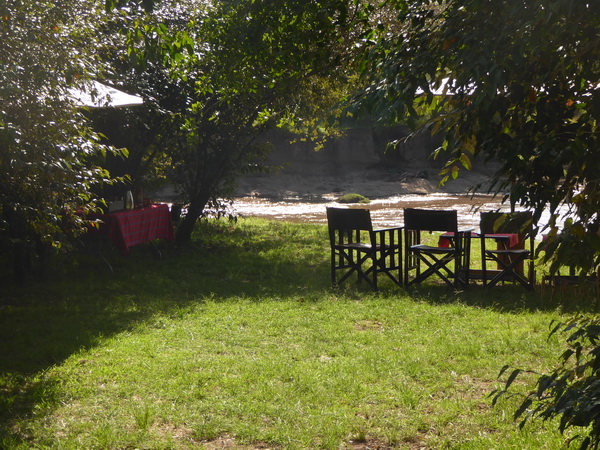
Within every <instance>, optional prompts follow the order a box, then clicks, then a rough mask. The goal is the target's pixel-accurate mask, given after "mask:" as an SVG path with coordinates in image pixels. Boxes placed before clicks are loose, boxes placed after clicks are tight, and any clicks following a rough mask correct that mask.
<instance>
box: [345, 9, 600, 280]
mask: <svg viewBox="0 0 600 450" xmlns="http://www.w3.org/2000/svg"><path fill="white" fill-rule="evenodd" d="M388 5H390V6H391V7H392V8H393V9H394V10H395V11H396V12H397V21H398V23H400V24H402V26H401V27H399V28H397V29H395V30H394V29H391V28H389V27H384V26H382V25H380V26H379V27H378V28H376V29H374V30H373V34H372V36H371V39H370V40H368V41H366V42H365V45H364V60H363V74H364V77H365V79H366V80H367V82H368V85H367V87H366V88H365V89H364V90H363V91H361V92H360V93H359V94H358V95H356V96H355V97H354V98H353V103H352V106H351V108H350V109H351V111H352V112H353V113H355V114H356V113H358V112H363V113H364V112H365V111H366V112H368V113H369V114H370V115H372V116H374V117H376V118H377V119H378V120H380V121H383V122H387V123H389V122H396V121H402V120H408V121H409V123H411V124H412V125H413V126H415V128H418V129H420V130H421V131H423V130H426V131H428V132H431V133H433V134H436V133H441V134H442V135H443V138H444V140H443V145H442V147H441V149H440V152H438V156H439V157H447V160H448V162H447V165H446V169H445V171H444V174H443V175H444V179H443V180H442V181H445V180H447V179H448V178H452V177H454V178H455V177H457V176H458V173H459V169H460V168H467V169H469V168H470V167H471V164H472V160H473V158H482V159H494V160H496V161H499V162H500V163H501V168H500V170H499V171H498V173H497V174H496V176H495V178H494V180H493V184H492V186H491V188H490V190H491V191H492V192H496V193H503V192H508V197H507V199H508V200H509V202H510V203H511V205H512V206H516V205H518V206H521V207H525V208H529V209H532V210H534V211H535V216H534V217H535V220H539V218H540V216H541V214H542V212H543V211H544V210H545V209H549V210H550V212H551V213H552V214H556V213H557V211H558V208H559V206H560V205H561V204H563V205H566V206H567V207H568V208H569V213H570V218H568V219H567V220H566V221H565V224H564V226H563V227H562V228H561V227H559V226H558V225H557V224H558V223H559V221H558V220H557V219H558V218H557V217H556V216H554V217H553V220H552V221H551V224H550V229H549V230H546V232H547V233H549V236H550V240H549V245H548V246H547V247H546V249H547V251H548V252H547V256H548V257H553V258H555V264H554V266H553V268H554V269H556V268H558V267H559V265H562V264H565V265H569V266H572V267H574V268H579V269H583V271H584V272H587V271H589V270H592V269H594V268H597V267H598V265H599V264H600V256H599V255H600V217H599V214H598V205H599V204H600V180H599V175H598V174H599V173H600V151H599V150H600V149H599V145H600V144H599V138H600V133H599V128H598V126H599V124H598V118H599V117H600V37H599V36H600V4H598V3H597V2H585V1H578V2H573V1H571V0H536V1H516V2H515V1H509V0H431V1H429V0H428V1H423V0H414V1H410V0H409V1H399V0H397V1H393V2H388ZM440 86H445V87H446V91H445V92H444V94H443V95H433V93H432V89H434V88H439V87H440ZM423 111H428V115H427V116H426V117H424V116H423Z"/></svg>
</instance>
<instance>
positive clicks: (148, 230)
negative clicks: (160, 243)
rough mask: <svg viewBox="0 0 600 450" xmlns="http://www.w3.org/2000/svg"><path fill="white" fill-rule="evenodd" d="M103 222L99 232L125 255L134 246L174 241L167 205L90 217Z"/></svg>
mask: <svg viewBox="0 0 600 450" xmlns="http://www.w3.org/2000/svg"><path fill="white" fill-rule="evenodd" d="M90 218H91V219H92V220H95V219H98V220H100V221H102V223H101V224H100V228H99V230H98V231H99V232H100V233H102V234H106V235H107V236H108V238H109V239H110V240H111V241H112V242H113V244H114V245H115V247H117V248H118V249H120V250H122V251H123V252H125V253H128V252H129V248H130V247H133V246H134V245H138V244H143V243H145V242H150V241H153V240H154V239H164V240H166V241H173V240H174V239H175V233H174V232H173V223H172V222H171V213H170V212H169V206H168V205H166V204H158V205H150V206H146V207H144V208H138V209H131V210H126V211H119V212H114V213H110V214H99V215H94V216H91V217H90Z"/></svg>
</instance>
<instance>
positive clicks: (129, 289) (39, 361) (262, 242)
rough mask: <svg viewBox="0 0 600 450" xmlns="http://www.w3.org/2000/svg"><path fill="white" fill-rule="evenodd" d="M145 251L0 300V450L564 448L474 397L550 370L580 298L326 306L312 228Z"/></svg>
mask: <svg viewBox="0 0 600 450" xmlns="http://www.w3.org/2000/svg"><path fill="white" fill-rule="evenodd" d="M161 250H162V251H163V254H164V258H163V260H156V259H154V258H153V257H152V255H151V253H150V252H149V249H148V248H145V247H143V246H142V247H139V248H135V249H134V251H133V252H132V254H130V255H129V256H127V257H125V256H121V255H119V254H111V255H110V257H111V261H112V262H113V264H114V266H115V273H114V274H110V272H109V271H108V270H107V269H106V266H104V265H103V263H102V262H101V261H100V260H99V259H97V258H95V257H94V255H86V254H83V255H80V256H79V257H78V258H77V260H76V261H69V262H68V263H67V262H65V263H64V264H63V265H57V266H55V268H54V270H53V272H52V274H51V275H52V276H51V277H50V279H49V280H47V281H45V282H43V283H42V282H34V283H30V284H28V285H26V286H22V287H16V286H12V285H10V284H8V286H7V287H6V288H5V289H4V290H3V291H2V294H1V295H2V298H1V300H2V306H0V447H1V448H31V447H34V448H86V449H87V448H103V449H104V448H203V447H206V448H222V447H227V446H229V448H265V447H269V448H299V449H305V448H389V447H399V448H444V447H446V448H468V449H489V448H502V449H505V448H535V449H537V448H561V447H562V446H564V443H565V439H566V437H565V436H562V435H560V434H559V433H558V432H557V431H555V430H556V424H555V423H537V422H534V423H533V424H531V425H527V426H526V427H525V428H524V429H523V430H520V429H519V428H518V426H517V425H516V424H515V423H514V422H513V421H512V414H513V412H514V410H515V406H516V405H517V402H518V399H512V400H505V401H501V402H500V403H499V404H498V405H497V406H492V405H491V400H490V398H489V397H488V395H489V394H490V392H492V390H493V389H494V388H496V387H498V386H500V382H499V381H498V380H497V378H496V377H497V374H498V372H499V370H500V368H501V367H502V366H503V365H504V364H510V365H512V366H515V367H525V368H530V369H535V370H544V369H547V368H548V367H550V366H551V365H553V364H554V363H555V362H556V361H557V360H558V355H559V353H560V349H561V348H562V343H561V342H560V340H559V339H558V338H559V337H554V338H552V339H550V340H548V326H549V323H550V321H551V320H553V319H558V320H560V319H564V318H566V317H568V316H569V315H570V314H571V313H573V312H574V311H583V312H592V311H593V309H592V306H590V305H588V304H586V303H584V302H583V301H581V300H580V299H571V300H569V299H567V298H560V299H556V298H554V299H551V298H550V297H549V296H544V297H542V296H540V295H539V293H529V292H526V291H525V290H523V289H521V288H519V287H515V286H509V285H506V286H501V287H496V288H494V289H490V290H486V289H483V288H480V287H473V288H471V289H468V290H466V291H452V290H449V289H446V288H445V287H443V286H441V285H439V284H436V283H431V284H426V285H424V286H421V287H419V288H418V289H414V290H413V289H411V290H409V291H404V290H401V289H397V288H395V287H394V286H393V284H392V283H391V282H389V283H387V282H383V283H382V291H381V292H380V293H372V292H370V291H368V290H367V289H365V288H364V287H362V288H361V287H356V286H354V285H352V284H351V283H350V284H348V285H347V286H346V285H345V286H343V287H342V288H340V289H337V290H333V289H331V287H330V286H329V248H328V243H327V233H326V228H325V227H323V226H316V225H299V224H289V223H283V222H267V221H263V220H258V219H245V220H240V221H239V222H238V223H237V224H235V225H231V224H229V223H227V222H210V223H204V224H203V226H202V227H199V228H198V230H197V233H196V234H195V236H194V242H193V244H192V245H191V246H189V247H186V248H178V247H175V246H170V245H163V246H162V247H161ZM5 281H6V280H5ZM5 285H7V283H6V282H5ZM559 300H560V302H559ZM525 380H527V378H524V379H523V381H519V385H520V386H522V387H523V388H525V387H526V386H525V384H524V383H525ZM531 380H532V378H531V377H530V378H529V381H531Z"/></svg>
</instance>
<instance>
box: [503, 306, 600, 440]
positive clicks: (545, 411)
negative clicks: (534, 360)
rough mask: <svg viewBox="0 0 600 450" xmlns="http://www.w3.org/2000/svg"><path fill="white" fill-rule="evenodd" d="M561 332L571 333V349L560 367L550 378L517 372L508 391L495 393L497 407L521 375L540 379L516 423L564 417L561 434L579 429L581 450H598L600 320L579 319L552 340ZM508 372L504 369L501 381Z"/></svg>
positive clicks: (507, 385)
mask: <svg viewBox="0 0 600 450" xmlns="http://www.w3.org/2000/svg"><path fill="white" fill-rule="evenodd" d="M551 326H552V324H551ZM559 331H561V332H563V333H570V335H569V337H568V338H567V340H566V342H567V345H568V349H567V350H565V352H564V353H563V354H562V355H561V357H560V364H559V366H558V367H557V368H555V369H554V370H553V371H552V372H550V373H549V374H538V373H536V372H532V371H525V370H522V369H515V370H513V371H512V372H511V373H510V375H509V376H508V378H507V380H506V383H505V386H504V388H503V389H498V390H496V391H494V392H493V393H492V395H493V403H494V404H495V403H496V402H497V401H498V399H499V398H500V397H501V396H503V395H505V394H508V393H509V389H510V387H511V385H512V383H513V382H514V381H515V379H516V378H517V377H518V376H519V374H520V373H522V372H529V373H535V374H536V375H540V376H539V378H538V380H537V382H536V387H535V389H533V390H531V391H530V392H529V393H527V394H526V395H525V398H524V400H523V402H522V403H521V405H520V406H519V408H518V409H517V410H516V412H515V415H514V417H515V420H516V419H519V418H521V419H522V420H521V423H520V427H521V428H522V427H523V426H524V425H525V423H526V422H527V420H529V419H534V418H540V417H541V418H542V419H544V420H547V419H552V418H554V417H560V422H559V430H560V432H561V433H564V431H565V430H566V429H568V428H571V427H577V428H579V429H581V430H582V431H581V434H580V435H578V436H576V437H574V438H573V439H576V438H581V439H582V441H581V447H580V448H582V449H586V448H590V447H591V448H594V449H597V448H599V446H600V345H599V343H600V317H593V318H586V317H575V318H573V319H572V320H570V321H569V322H567V323H558V324H556V325H555V326H554V328H553V329H552V331H551V332H550V336H552V335H553V334H555V333H557V332H559ZM508 368H509V367H508V366H504V367H503V368H502V370H501V371H500V374H499V375H498V377H501V376H502V375H503V374H504V373H505V372H506V371H507V369H508ZM511 395H519V394H511Z"/></svg>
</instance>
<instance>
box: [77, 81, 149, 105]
mask: <svg viewBox="0 0 600 450" xmlns="http://www.w3.org/2000/svg"><path fill="white" fill-rule="evenodd" d="M70 96H71V98H72V99H73V101H74V102H75V104H76V105H77V106H83V107H87V108H123V107H126V106H136V105H141V104H143V103H144V100H143V99H142V97H140V96H138V95H131V94H127V93H126V92H123V91H120V90H118V89H115V88H113V87H111V86H107V85H105V84H102V83H100V82H98V81H92V82H90V83H89V85H88V86H86V87H85V88H84V89H80V88H71V89H70Z"/></svg>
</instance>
